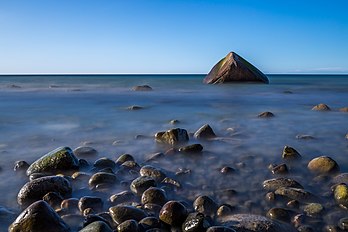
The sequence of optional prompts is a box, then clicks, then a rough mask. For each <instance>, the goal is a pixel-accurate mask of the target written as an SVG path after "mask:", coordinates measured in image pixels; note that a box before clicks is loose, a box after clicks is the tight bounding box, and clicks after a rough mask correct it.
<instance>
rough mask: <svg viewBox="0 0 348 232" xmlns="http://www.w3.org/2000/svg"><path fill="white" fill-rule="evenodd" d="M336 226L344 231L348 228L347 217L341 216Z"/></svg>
mask: <svg viewBox="0 0 348 232" xmlns="http://www.w3.org/2000/svg"><path fill="white" fill-rule="evenodd" d="M338 226H339V227H340V228H341V229H342V230H344V231H346V230H348V217H345V218H341V219H340V220H339V222H338Z"/></svg>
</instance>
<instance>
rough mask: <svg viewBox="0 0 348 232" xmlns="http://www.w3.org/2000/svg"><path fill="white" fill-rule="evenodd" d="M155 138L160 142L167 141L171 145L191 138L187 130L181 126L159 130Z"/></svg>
mask: <svg viewBox="0 0 348 232" xmlns="http://www.w3.org/2000/svg"><path fill="white" fill-rule="evenodd" d="M155 138H156V141H158V142H162V143H167V144H170V145H175V144H180V143H185V142H187V141H188V140H189V136H188V134H187V131H186V130H185V129H181V128H175V129H171V130H167V131H162V132H157V133H156V135H155Z"/></svg>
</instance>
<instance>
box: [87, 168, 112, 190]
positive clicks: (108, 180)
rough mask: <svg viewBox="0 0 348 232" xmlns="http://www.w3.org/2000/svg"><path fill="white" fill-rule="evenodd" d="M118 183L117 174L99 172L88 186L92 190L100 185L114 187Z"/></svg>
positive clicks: (92, 177) (90, 180)
mask: <svg viewBox="0 0 348 232" xmlns="http://www.w3.org/2000/svg"><path fill="white" fill-rule="evenodd" d="M117 182H118V179H117V177H116V175H115V174H112V173H107V172H97V173H95V174H94V175H93V176H91V178H90V179H89V181H88V184H89V186H90V187H91V188H95V187H96V186H97V185H100V184H107V185H114V184H116V183H117Z"/></svg>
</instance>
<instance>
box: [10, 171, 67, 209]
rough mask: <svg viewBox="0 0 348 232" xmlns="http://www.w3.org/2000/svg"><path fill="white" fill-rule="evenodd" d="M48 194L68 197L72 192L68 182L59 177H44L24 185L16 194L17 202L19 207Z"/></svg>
mask: <svg viewBox="0 0 348 232" xmlns="http://www.w3.org/2000/svg"><path fill="white" fill-rule="evenodd" d="M49 192H56V193H59V194H60V195H61V196H62V197H69V196H70V195H71V192H72V188H71V185H70V182H69V181H68V180H67V179H65V178H64V177H61V176H45V177H41V178H37V179H35V180H32V181H30V182H28V183H26V184H25V185H24V186H23V187H22V188H21V190H20V191H19V193H18V196H17V202H18V204H19V205H21V206H24V207H25V206H28V205H30V204H31V203H33V202H35V201H38V200H41V199H42V198H43V196H45V195H46V194H47V193H49Z"/></svg>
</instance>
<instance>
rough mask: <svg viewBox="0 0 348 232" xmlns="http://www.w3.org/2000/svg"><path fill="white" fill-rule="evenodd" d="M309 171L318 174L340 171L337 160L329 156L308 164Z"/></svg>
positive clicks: (313, 160) (318, 158) (317, 158)
mask: <svg viewBox="0 0 348 232" xmlns="http://www.w3.org/2000/svg"><path fill="white" fill-rule="evenodd" d="M308 169H309V170H310V171H312V172H315V173H318V174H331V173H335V172H338V171H339V170H340V168H339V166H338V164H337V163H336V161H335V160H333V159H332V158H330V157H328V156H320V157H316V158H314V159H312V160H311V161H309V163H308Z"/></svg>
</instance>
